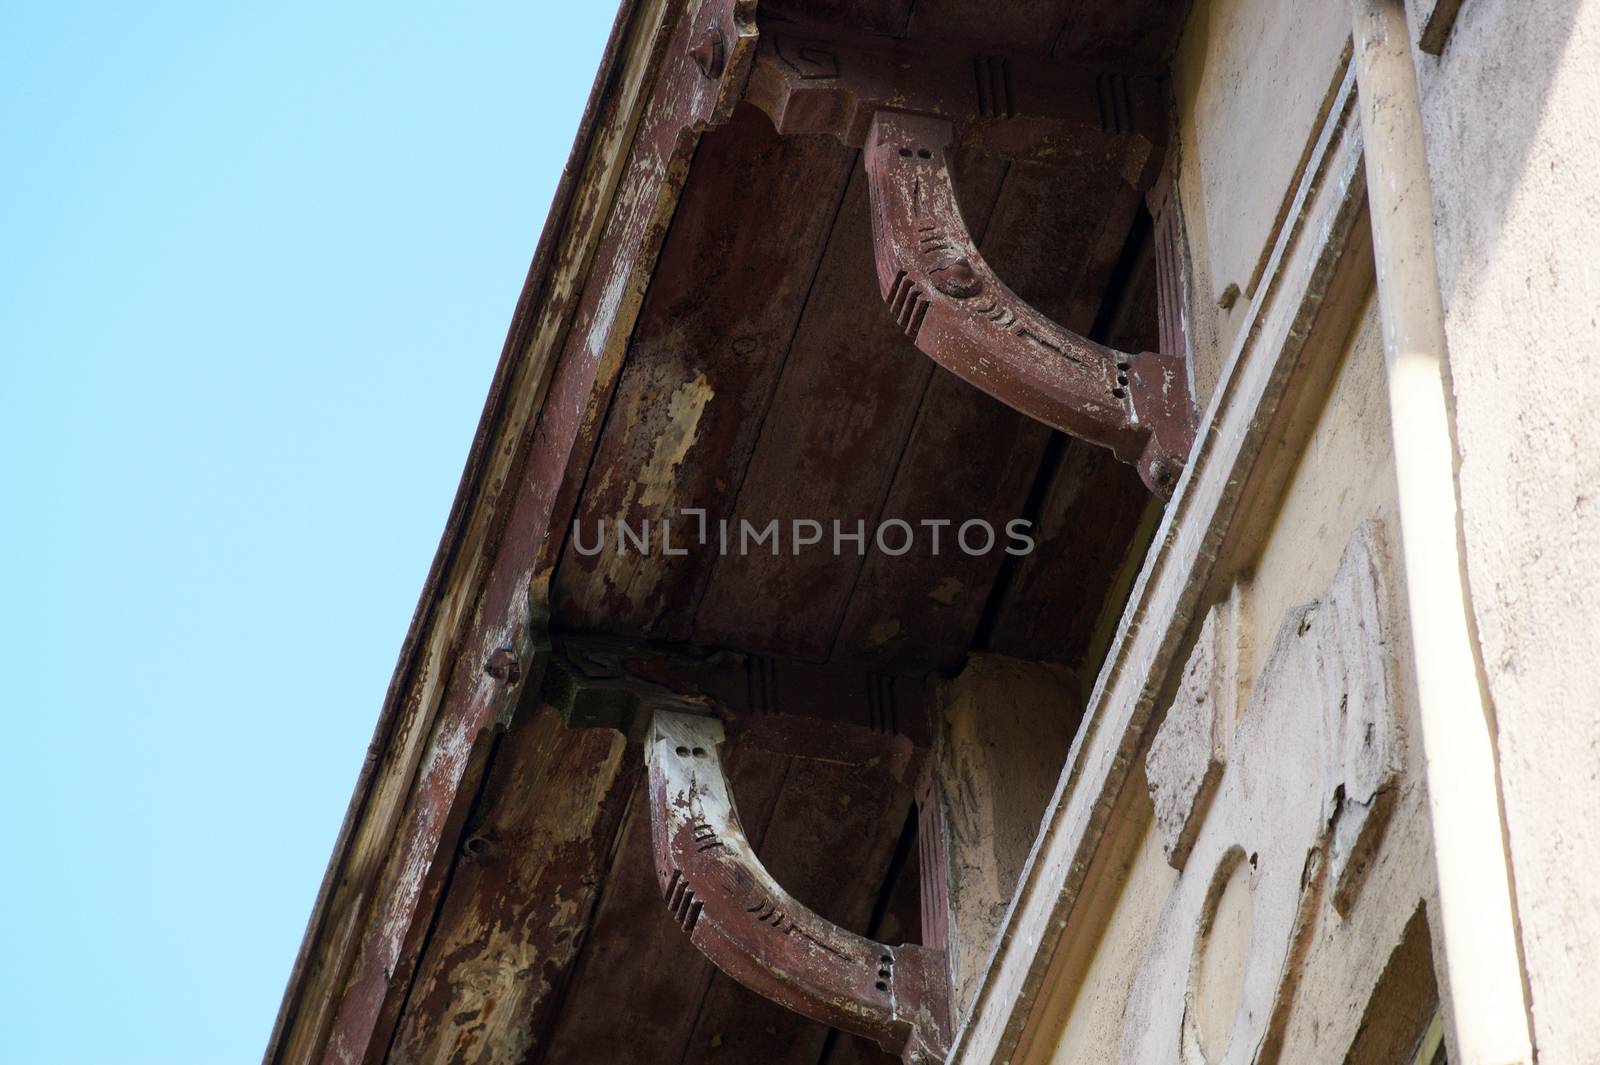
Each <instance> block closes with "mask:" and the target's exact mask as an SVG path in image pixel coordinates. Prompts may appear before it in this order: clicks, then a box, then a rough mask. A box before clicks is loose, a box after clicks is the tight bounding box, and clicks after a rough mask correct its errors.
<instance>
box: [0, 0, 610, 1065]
mask: <svg viewBox="0 0 1600 1065" xmlns="http://www.w3.org/2000/svg"><path fill="white" fill-rule="evenodd" d="M0 11H3V12H4V16H5V19H4V24H5V30H4V32H3V33H0V370H3V374H4V376H3V382H4V384H3V385H0V605H3V607H4V609H3V610H0V669H3V675H4V679H3V689H0V691H3V693H0V842H3V847H4V849H3V850H0V855H3V857H0V1063H4V1065H104V1063H109V1062H118V1063H128V1065H137V1063H145V1062H151V1063H161V1065H176V1063H189V1062H195V1063H204V1065H227V1063H233V1062H255V1061H258V1060H259V1058H260V1055H261V1051H262V1048H263V1045H264V1043H265V1040H266V1036H267V1032H268V1030H269V1028H270V1027H271V1024H272V1019H273V1015H274V1013H275V1011H276V1009H277V1005H278V1000H279V997H280V995H281V994H282V990H283V984H284V980H285V978H286V976H287V974H288V971H289V966H290V963H291V961H292V960H293V956H294V952H295V949H296V947H297V946H298V944H299V940H300V935H301V932H302V930H303V928H304V924H305V920H306V917H307V915H308V913H309V910H310V906H311V902H312V899H313V897H314V895H315V893H316V889H317V885H318V882H319V880H320V878H321V876H322V871H323V868H324V865H325V863H326V861H327V858H328V854H329V851H330V849H331V847H332V843H333V838H334V834H335V833H336V831H337V829H338V825H339V822H340V819H341V818H342V816H343V814H344V809H345V804H346V802H347V801H348V799H349V795H350V788H351V785H352V783H353V782H354V780H355V774H356V771H357V768H358V766H359V764H360V761H361V757H362V753H363V751H364V749H365V746H366V743H367V741H368V739H369V738H370V736H371V733H372V726H373V723H374V722H375V720H376V718H377V714H378V709H379V704H380V702H381V699H382V696H383V691H384V688H385V686H386V685H387V683H388V680H389V674H390V671H391V670H392V669H393V666H394V661H395V655H396V653H397V652H398V650H399V646H400V641H401V638H402V636H403V634H404V631H405V628H406V625H407V623H408V622H409V620H410V616H411V611H412V608H413V606H414V605H415V603H416V597H417V594H418V592H419V590H420V589H421V586H422V580H423V577H424V575H425V573H426V571H427V567H428V564H429V561H430V560H431V558H432V554H433V550H434V547H435V545H436V543H437V541H438V537H439V533H440V531H441V529H442V528H443V525H444V519H445V515H446V512H447V510H448V508H449V504H450V500H451V497H452V494H453V492H454V490H455V485H456V482H457V479H458V478H459V476H460V472H461V465H462V461H463V460H464V458H465V457H466V452H467V447H468V444H469V442H470V439H471V435H472V431H473V428H474V426H475V425H476V422H477V417H478V412H479V410H480V408H481V405H482V402H483V397H484V394H485V393H486V391H487V388H488V384H489V379H490V376H491V374H492V372H493V368H494V363H495V360H496V358H497V357H498V355H499V351H500V345H501V342H502V340H503V339H504V336H505V329H506V326H507V324H508V323H509V321H510V318H511V311H512V307H513V304H514V302H515V299H516V294H517V291H518V288H519V287H520V285H521V282H522V279H523V276H524V274H525V272H526V270H527V265H528V261H529V259H530V258H531V257H532V254H533V249H534V245H535V242H536V241H537V238H538V234H539V230H540V226H541V224H542V222H543V219H544V215H545V211H546V209H547V207H548V205H549V201H550V197H551V194H552V192H553V191H554V188H555V182H556V179H557V178H558V176H559V174H560V170H561V166H562V164H563V162H564V161H565V159H566V154H567V150H568V148H569V147H570V144H571V140H572V135H573V131H574V130H575V128H576V126H577V120H578V116H579V114H580V113H581V111H582V107H583V103H584V99H585V97H586V95H587V93H588V89H589V84H590V81H591V80H592V78H593V74H594V70H595V67H596V66H597V64H598V62H599V56H600V52H601V49H602V47H603V45H604V40H605V35H606V32H607V30H608V28H609V25H610V21H611V15H612V4H611V3H610V2H609V0H596V2H595V3H592V4H591V3H581V4H560V5H557V4H548V3H527V2H523V3H495V2H482V3H474V4H463V5H437V6H435V5H428V6H423V5H410V4H404V3H399V4H397V3H382V4H379V3H375V2H369V3H326V4H303V3H286V2H279V3H274V4H251V5H235V4H228V3H160V2H152V3H147V4H112V3H100V4H79V3H71V2H65V0H60V2H53V3H40V4H22V3H14V2H0ZM451 12H453V13H451Z"/></svg>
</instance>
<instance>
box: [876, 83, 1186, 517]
mask: <svg viewBox="0 0 1600 1065" xmlns="http://www.w3.org/2000/svg"><path fill="white" fill-rule="evenodd" d="M953 135H954V128H953V127H952V125H951V123H950V122H949V121H948V120H947V119H943V118H936V117H933V116H928V115H911V114H904V113H900V112H895V111H879V112H878V113H877V114H876V115H875V116H873V120H872V132H871V133H870V135H869V136H868V138H867V146H866V167H867V176H868V180H869V182H870V185H869V189H870V195H871V199H872V242H873V249H874V252H875V255H876V259H877V268H878V289H879V291H880V293H881V294H882V295H883V299H884V302H886V303H887V304H888V305H889V310H890V312H891V313H892V314H894V316H895V319H896V321H898V322H899V323H900V326H901V328H903V329H904V330H905V332H906V336H908V337H910V338H911V340H912V342H913V343H915V344H916V345H917V347H918V348H920V349H921V350H922V351H923V352H925V353H926V354H927V355H929V356H930V357H932V359H933V360H934V361H935V362H937V363H938V364H939V365H940V366H943V367H944V368H945V369H947V370H949V371H950V372H951V373H953V374H955V375H956V376H957V377H960V378H961V379H962V380H964V381H967V382H968V383H970V384H972V385H975V386H977V387H978V388H981V389H983V390H984V391H985V392H987V393H989V394H990V395H991V396H994V397H995V398H996V399H998V400H1000V401H1001V402H1003V403H1005V404H1006V405H1008V406H1010V407H1013V408H1015V409H1016V410H1018V411H1021V412H1022V413H1023V414H1026V415H1028V416H1029V417H1030V418H1034V419H1036V420H1038V421H1041V422H1044V423H1045V424H1047V425H1050V426H1052V427H1054V428H1056V429H1060V430H1061V431H1062V432H1064V433H1067V434H1069V435H1071V436H1075V437H1078V438H1079V439H1082V440H1087V441H1088V442H1090V443H1092V444H1098V445H1100V446H1102V447H1108V448H1110V449H1111V450H1112V451H1113V452H1114V453H1115V454H1116V456H1117V457H1118V458H1119V459H1122V460H1123V461H1124V462H1132V463H1135V464H1136V465H1137V466H1138V468H1139V474H1140V476H1142V477H1143V478H1144V481H1145V483H1146V484H1147V485H1149V486H1150V488H1151V490H1153V491H1155V492H1157V493H1158V494H1160V495H1161V496H1163V497H1170V496H1171V495H1172V489H1173V487H1174V486H1175V485H1176V484H1177V481H1178V475H1179V474H1180V473H1181V472H1182V471H1183V464H1184V461H1185V460H1186V458H1187V456H1188V453H1189V445H1190V443H1191V442H1192V439H1193V429H1192V426H1191V419H1190V406H1191V405H1190V401H1189V386H1188V374H1187V373H1186V371H1185V367H1184V365H1183V360H1182V359H1181V358H1178V357H1176V356H1173V355H1159V354H1156V353H1153V352H1145V353H1143V354H1138V355H1132V354H1127V353H1124V352H1120V351H1113V350H1112V349H1110V348H1108V347H1105V346H1104V345H1101V344H1097V343H1095V342H1094V341H1092V340H1088V339H1086V338H1084V337H1081V336H1079V335H1078V334H1076V333H1074V332H1072V331H1071V330H1068V329H1065V328H1063V327H1062V326H1060V325H1058V324H1056V323H1055V322H1054V321H1052V320H1050V319H1049V318H1046V317H1045V316H1044V315H1042V314H1040V313H1039V312H1038V311H1037V310H1035V309H1034V308H1033V307H1031V306H1029V305H1028V303H1027V302H1026V301H1024V300H1023V299H1022V298H1021V297H1019V296H1018V295H1017V294H1016V293H1015V292H1012V291H1011V289H1009V288H1007V287H1006V285H1005V283H1004V282H1002V281H1001V280H1000V279H999V278H998V277H996V276H995V273H994V271H993V270H992V269H990V268H989V264H988V263H986V262H985V261H984V259H983V256H982V255H980V254H979V252H978V248H977V244H976V243H975V242H974V241H973V239H972V235H971V234H970V233H969V232H968V231H967V226H966V223H965V222H963V221H962V218H961V210H960V208H959V206H957V203H956V193H955V187H954V186H953V184H952V183H951V180H950V168H949V165H948V162H947V160H946V158H945V150H946V148H947V147H948V146H949V145H950V142H951V139H952V137H953Z"/></svg>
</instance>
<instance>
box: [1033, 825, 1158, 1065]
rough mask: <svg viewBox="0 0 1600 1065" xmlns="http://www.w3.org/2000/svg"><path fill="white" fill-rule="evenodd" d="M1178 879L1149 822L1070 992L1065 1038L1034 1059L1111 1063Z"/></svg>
mask: <svg viewBox="0 0 1600 1065" xmlns="http://www.w3.org/2000/svg"><path fill="white" fill-rule="evenodd" d="M1177 878H1178V874H1177V871H1176V870H1174V869H1173V868H1172V867H1171V866H1170V865H1168V864H1167V859H1166V855H1165V854H1164V853H1163V851H1162V847H1161V834H1160V833H1159V832H1157V831H1155V823H1154V822H1153V821H1146V822H1145V825H1144V831H1143V832H1142V833H1141V835H1140V841H1139V845H1138V850H1137V851H1135V853H1134V855H1133V858H1132V860H1131V862H1130V863H1129V865H1128V866H1127V868H1126V872H1125V873H1124V879H1123V881H1122V893H1121V894H1120V895H1119V896H1118V897H1117V901H1116V908H1115V910H1114V911H1113V912H1112V914H1111V915H1110V917H1109V919H1108V920H1107V922H1106V931H1105V933H1104V935H1102V936H1101V937H1100V941H1099V942H1098V943H1096V944H1095V946H1094V950H1093V953H1092V954H1091V955H1090V957H1089V960H1088V963H1087V964H1086V965H1085V966H1084V967H1083V969H1082V975H1081V976H1079V977H1078V978H1077V979H1076V980H1075V986H1074V987H1073V988H1071V989H1070V990H1068V992H1067V996H1066V997H1067V1001H1066V1009H1065V1011H1064V1012H1065V1020H1064V1022H1063V1023H1062V1026H1061V1029H1060V1034H1059V1035H1058V1036H1057V1037H1056V1039H1055V1043H1054V1046H1053V1047H1051V1048H1049V1049H1048V1051H1047V1052H1044V1053H1041V1054H1039V1055H1038V1056H1037V1057H1030V1058H1029V1059H1028V1060H1030V1061H1039V1062H1049V1063H1050V1065H1079V1063H1081V1062H1086V1061H1105V1060H1109V1059H1110V1058H1111V1056H1112V1055H1111V1048H1114V1047H1116V1046H1117V1044H1118V1043H1119V1042H1120V1041H1121V1039H1122V1016H1123V1011H1124V1010H1126V1009H1127V1005H1128V991H1129V989H1130V988H1131V987H1132V986H1133V980H1134V976H1135V975H1136V974H1137V972H1138V969H1139V962H1140V960H1141V959H1142V958H1143V957H1144V955H1145V951H1146V949H1148V947H1149V945H1150V936H1151V935H1152V934H1153V933H1154V932H1155V927H1156V919H1157V918H1158V917H1159V916H1160V914H1161V906H1162V904H1163V903H1165V902H1166V899H1167V893H1168V892H1169V891H1171V890H1172V885H1173V883H1174V881H1176V880H1177Z"/></svg>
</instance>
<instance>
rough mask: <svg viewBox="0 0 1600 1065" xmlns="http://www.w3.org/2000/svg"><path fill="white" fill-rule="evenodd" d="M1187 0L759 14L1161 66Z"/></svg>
mask: <svg viewBox="0 0 1600 1065" xmlns="http://www.w3.org/2000/svg"><path fill="white" fill-rule="evenodd" d="M1186 11H1187V7H1186V5H1184V4H1179V3H1173V2H1171V0H1130V2H1127V3H1121V4H1104V3H1097V2H1095V0H1008V2H1007V3H1005V4H998V5H989V6H984V5H974V4H971V3H967V2H965V0H867V2H865V3H851V2H849V0H762V4H761V16H762V21H763V22H764V23H767V22H769V21H770V23H771V24H772V25H774V26H779V25H781V24H782V23H783V22H795V23H799V24H802V25H807V26H816V27H824V28H836V29H844V30H850V31H853V32H863V33H869V34H875V35H882V36H886V37H901V38H906V39H909V40H913V41H918V42H923V43H928V44H942V45H949V46H953V47H960V48H964V49H967V50H969V51H983V52H995V53H1008V54H1016V55H1036V56H1045V57H1049V58H1052V59H1055V60H1058V61H1061V62H1085V63H1116V64H1118V65H1127V66H1131V67H1132V68H1134V69H1137V70H1147V71H1160V70H1162V69H1163V68H1164V67H1165V65H1166V61H1167V60H1168V59H1170V57H1171V55H1172V52H1173V50H1174V48H1176V46H1177V40H1178V31H1179V28H1180V27H1181V24H1182V17H1183V15H1184V13H1185V12H1186Z"/></svg>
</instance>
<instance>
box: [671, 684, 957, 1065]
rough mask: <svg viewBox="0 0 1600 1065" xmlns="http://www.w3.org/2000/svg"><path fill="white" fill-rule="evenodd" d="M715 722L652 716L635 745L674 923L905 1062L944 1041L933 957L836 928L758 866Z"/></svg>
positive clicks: (933, 1052)
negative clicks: (641, 757) (644, 768)
mask: <svg viewBox="0 0 1600 1065" xmlns="http://www.w3.org/2000/svg"><path fill="white" fill-rule="evenodd" d="M722 740H723V729H722V724H721V722H719V721H717V720H716V719H715V718H710V717H701V716H695V715H690V714H681V713H675V712H672V711H668V710H657V711H656V713H655V716H654V720H653V722H652V724H651V727H650V731H649V734H648V736H647V738H646V741H645V757H646V760H647V762H648V764H649V767H650V814H651V829H652V839H653V843H654V850H655V864H656V876H657V879H658V881H659V883H660V886H661V893H662V897H663V899H664V900H665V902H666V906H667V910H668V912H669V913H670V915H671V918H672V920H674V921H675V922H677V923H678V924H679V925H680V926H681V927H682V928H683V930H684V932H685V933H686V934H687V935H688V936H689V938H690V940H691V941H692V942H693V943H694V945H695V946H696V947H697V948H699V950H700V951H701V952H702V953H703V954H705V956H706V957H708V958H710V959H711V961H712V962H714V963H715V964H716V966H717V967H718V968H719V969H721V970H722V971H723V972H724V973H726V974H728V976H730V977H732V978H733V979H735V980H737V981H739V982H740V983H741V984H743V985H745V986H746V987H748V988H750V989H751V990H753V991H755V992H756V993H757V994H760V995H762V996H764V997H766V998H769V999H771V1000H773V1001H774V1002H778V1003H780V1004H782V1005H784V1006H787V1007H788V1008H790V1009H792V1010H794V1011H796V1012H797V1013H801V1014H804V1015H805V1016H807V1017H811V1018H813V1019H815V1020H818V1021H821V1022H823V1023H824V1024H830V1025H833V1026H834V1027H836V1028H842V1029H844V1030H846V1031H849V1032H854V1033H856V1034H858V1035H862V1036H865V1037H867V1038H869V1039H872V1040H875V1041H876V1042H877V1043H878V1045H879V1046H881V1047H883V1048H884V1049H885V1050H887V1051H889V1052H890V1053H893V1054H898V1055H900V1056H901V1057H902V1058H904V1060H905V1061H907V1062H909V1063H918V1065H921V1063H928V1065H931V1063H934V1062H939V1061H942V1060H943V1057H944V1050H945V1048H946V1047H947V1046H948V1044H949V1019H948V996H949V992H948V987H949V975H948V972H947V970H946V964H945V954H944V952H943V951H937V950H931V949H929V948H926V947H920V946H914V945H905V946H889V945H888V944H884V943H877V942H874V941H873V940H870V939H867V938H866V937H864V936H860V935H857V934H855V933H854V932H850V931H847V930H846V929H843V928H840V927H839V926H837V925H835V924H833V923H832V922H830V921H826V920H824V919H823V918H821V917H819V916H818V915H817V914H816V913H814V912H812V911H811V910H810V909H808V908H807V907H806V906H805V905H804V904H803V903H801V902H799V901H798V900H797V899H795V898H794V897H793V896H791V895H790V894H789V893H788V892H787V891H785V890H784V889H783V887H782V886H781V885H779V884H778V883H777V881H775V880H774V879H773V878H772V876H771V874H769V873H768V872H767V871H766V869H765V868H764V867H763V866H762V864H761V862H760V860H759V859H758V858H757V857H756V855H755V852H754V850H753V849H752V848H751V846H750V842H749V840H748V839H747V837H746V836H745V833H744V829H743V827H742V826H741V825H740V823H739V815H738V812H737V811H736V809H735V808H734V803H733V795H732V793H731V792H730V791H729V788H728V782H727V778H726V776H725V775H724V773H723V768H722V755H721V744H722Z"/></svg>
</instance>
